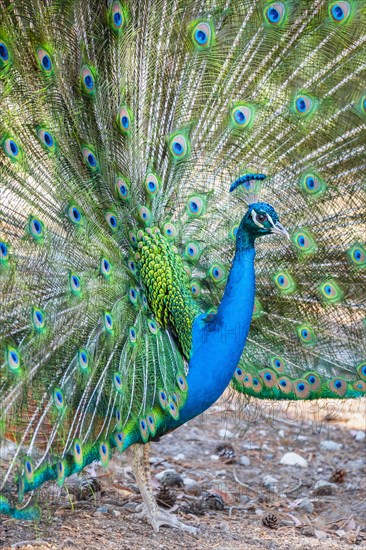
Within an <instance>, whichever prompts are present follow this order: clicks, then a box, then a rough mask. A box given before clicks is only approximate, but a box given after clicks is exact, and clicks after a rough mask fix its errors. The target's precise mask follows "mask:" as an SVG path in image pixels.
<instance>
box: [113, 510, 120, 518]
mask: <svg viewBox="0 0 366 550" xmlns="http://www.w3.org/2000/svg"><path fill="white" fill-rule="evenodd" d="M112 514H113V515H114V516H116V517H117V518H118V517H119V516H120V515H121V512H120V511H119V510H112Z"/></svg>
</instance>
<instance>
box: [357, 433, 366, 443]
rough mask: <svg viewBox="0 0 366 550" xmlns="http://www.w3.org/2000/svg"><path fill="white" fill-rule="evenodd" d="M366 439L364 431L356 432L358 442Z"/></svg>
mask: <svg viewBox="0 0 366 550" xmlns="http://www.w3.org/2000/svg"><path fill="white" fill-rule="evenodd" d="M365 438H366V433H365V432H363V431H362V430H358V431H357V432H356V435H355V440H356V441H364V440H365Z"/></svg>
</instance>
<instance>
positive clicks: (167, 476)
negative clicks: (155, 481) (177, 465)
mask: <svg viewBox="0 0 366 550" xmlns="http://www.w3.org/2000/svg"><path fill="white" fill-rule="evenodd" d="M160 485H161V486H162V487H183V486H184V483H183V478H182V476H181V475H180V474H178V473H177V472H173V471H172V470H166V471H165V472H164V475H163V477H162V478H161V480H160Z"/></svg>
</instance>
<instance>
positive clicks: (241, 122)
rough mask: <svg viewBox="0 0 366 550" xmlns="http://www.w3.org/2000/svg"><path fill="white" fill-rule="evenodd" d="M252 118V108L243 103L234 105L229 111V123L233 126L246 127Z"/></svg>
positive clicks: (249, 124)
mask: <svg viewBox="0 0 366 550" xmlns="http://www.w3.org/2000/svg"><path fill="white" fill-rule="evenodd" d="M253 118H254V108H253V107H252V106H251V105H248V104H245V103H239V104H237V105H235V106H234V107H233V108H232V109H231V111H230V120H231V124H232V126H233V127H235V128H241V129H243V128H248V127H249V126H251V124H252V122H253Z"/></svg>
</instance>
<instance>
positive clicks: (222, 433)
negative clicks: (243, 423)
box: [219, 428, 234, 439]
mask: <svg viewBox="0 0 366 550" xmlns="http://www.w3.org/2000/svg"><path fill="white" fill-rule="evenodd" d="M219 437H222V438H224V439H231V438H232V437H234V434H233V432H231V431H230V430H228V429H227V428H221V430H219Z"/></svg>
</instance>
